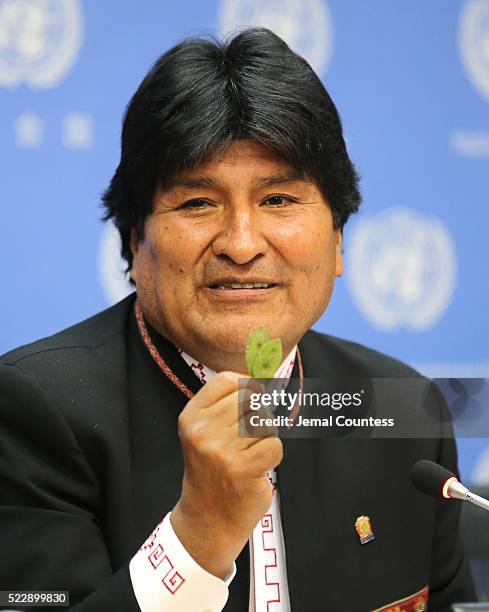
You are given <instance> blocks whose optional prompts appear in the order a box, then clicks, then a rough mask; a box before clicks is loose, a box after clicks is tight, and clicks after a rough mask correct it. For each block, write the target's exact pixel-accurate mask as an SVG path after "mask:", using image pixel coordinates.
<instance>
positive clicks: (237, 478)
mask: <svg viewBox="0 0 489 612" xmlns="http://www.w3.org/2000/svg"><path fill="white" fill-rule="evenodd" d="M244 377H246V375H245V374H237V373H236V372H221V373H219V374H217V375H216V376H215V377H214V378H213V379H212V380H211V381H209V382H208V383H207V384H206V385H204V387H203V388H202V389H201V390H200V391H199V392H198V393H197V394H196V395H195V396H194V397H193V398H192V399H191V400H190V401H189V402H188V404H187V405H186V406H185V408H184V410H183V411H182V413H181V414H180V417H179V422H178V429H179V436H180V441H181V445H182V451H183V456H184V460H185V473H184V478H183V485H182V495H181V498H180V500H179V501H178V503H177V505H176V506H175V508H174V509H173V511H172V514H171V524H172V526H173V529H174V531H175V533H176V535H177V536H178V538H179V539H180V541H181V542H182V544H183V545H184V547H185V548H186V549H187V551H188V552H189V554H190V555H191V556H192V557H193V558H194V559H195V561H196V562H197V563H198V564H199V565H200V566H201V567H203V568H204V569H205V570H207V571H208V572H210V573H211V574H214V575H215V576H218V577H219V578H224V577H225V576H226V574H227V573H228V572H229V570H230V568H231V567H232V564H233V562H234V560H235V559H236V557H237V556H238V555H239V553H240V551H241V550H242V548H243V547H244V545H245V544H246V541H247V540H248V538H249V537H250V534H251V532H252V531H253V529H254V527H255V526H256V524H257V523H258V521H259V520H260V519H261V518H262V516H263V515H264V514H265V512H266V511H267V510H268V508H269V506H270V503H271V501H272V487H271V485H270V483H269V482H268V479H267V478H266V474H267V471H268V470H270V469H272V468H275V467H276V466H277V465H278V464H279V463H280V461H281V460H282V454H283V448H282V442H281V441H280V439H279V438H278V437H269V438H244V437H238V421H239V419H240V417H241V419H242V418H243V416H244V415H243V410H242V408H240V411H238V380H239V379H240V378H244ZM252 385H254V387H253V389H251V388H250V390H249V391H248V390H246V391H245V390H243V389H240V391H239V403H240V405H241V406H243V405H244V404H245V402H244V398H243V395H244V394H247V395H248V396H249V394H250V393H251V392H252V391H255V392H261V391H262V390H263V389H262V388H261V387H260V386H259V385H258V383H256V382H255V381H252V380H250V384H249V385H248V387H251V386H252ZM255 387H256V388H255ZM239 412H241V415H240V414H239Z"/></svg>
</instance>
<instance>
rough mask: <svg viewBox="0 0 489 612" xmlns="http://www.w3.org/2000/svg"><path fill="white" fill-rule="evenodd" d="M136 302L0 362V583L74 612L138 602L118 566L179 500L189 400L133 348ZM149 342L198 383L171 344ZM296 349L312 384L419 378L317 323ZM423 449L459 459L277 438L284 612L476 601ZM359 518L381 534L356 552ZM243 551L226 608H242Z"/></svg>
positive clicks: (397, 448)
mask: <svg viewBox="0 0 489 612" xmlns="http://www.w3.org/2000/svg"><path fill="white" fill-rule="evenodd" d="M133 302H134V295H132V296H129V297H128V298H126V299H125V300H123V301H122V302H120V303H119V304H117V305H115V306H114V307H112V308H110V309H108V310H106V311H104V312H102V313H100V314H98V315H96V316H95V317H92V318H91V319H89V320H87V321H84V322H83V323H80V324H78V325H76V326H74V327H72V328H69V329H67V330H64V331H63V332H61V333H59V334H57V335H55V336H52V337H50V338H47V339H44V340H40V341H38V342H35V343H33V344H30V345H28V346H25V347H21V348H19V349H16V350H14V351H12V352H10V353H8V354H7V355H5V356H4V357H3V358H2V359H1V361H0V363H1V365H0V590H15V589H17V590H19V589H29V590H41V589H42V590H48V589H51V590H54V589H58V590H69V591H70V592H71V606H72V607H71V609H72V610H74V611H76V612H92V611H94V612H95V611H97V612H98V611H105V610H118V611H120V612H137V611H138V610H139V607H138V605H137V602H136V599H135V597H134V594H133V590H132V586H131V582H130V577H129V571H128V563H129V561H130V559H131V557H132V556H133V555H134V554H135V552H136V551H137V550H138V548H139V546H141V544H142V543H143V541H144V539H145V538H146V536H147V535H148V534H149V533H150V532H151V531H152V530H153V529H154V527H155V525H156V524H157V523H158V522H159V521H160V520H161V519H162V517H163V516H164V515H165V514H166V513H167V512H168V511H169V510H171V508H172V507H173V505H174V504H175V503H176V501H177V500H178V497H179V493H180V483H181V478H182V474H183V461H182V457H181V453H180V448H179V444H178V437H177V433H176V424H177V418H178V414H179V412H180V411H181V410H182V408H183V407H184V405H185V403H186V399H185V397H184V396H183V395H182V394H181V392H180V391H179V390H178V389H176V387H174V386H173V385H172V384H171V383H170V382H169V381H168V380H167V379H166V377H164V376H163V375H162V374H161V372H160V371H159V370H158V368H157V366H156V365H155V364H154V363H153V362H152V360H151V358H150V357H149V355H148V354H147V352H146V349H145V348H144V346H143V345H142V343H139V344H138V343H137V342H136V343H133V344H131V343H130V342H129V340H128V339H129V338H131V337H132V338H134V333H135V332H134V321H133V316H132V314H131V313H132V305H133ZM131 334H132V335H131ZM157 342H158V348H159V350H160V351H161V352H162V353H163V357H164V358H165V359H166V360H167V361H168V363H169V364H170V365H171V367H172V368H173V369H174V371H175V372H176V373H177V375H178V376H179V377H180V378H181V379H182V380H183V381H184V382H185V383H186V384H187V385H188V386H189V387H190V388H191V389H192V390H193V391H194V392H196V391H198V389H199V388H200V386H201V384H200V382H199V381H198V380H197V378H196V377H195V376H194V374H193V373H192V372H191V370H190V368H188V367H187V365H186V364H185V362H184V361H183V360H182V359H181V357H180V356H179V355H178V353H177V351H176V349H175V347H173V346H172V345H171V344H169V343H168V342H166V341H165V340H164V339H162V338H161V337H160V338H159V339H157ZM299 347H300V350H301V354H302V362H303V367H304V374H305V376H306V377H316V378H321V377H323V376H325V375H329V376H355V377H401V376H412V375H413V371H412V370H410V369H409V368H407V367H406V366H404V365H403V364H401V363H399V362H397V361H395V360H393V359H390V358H388V357H386V356H384V355H381V354H379V353H376V352H374V351H371V350H369V349H366V348H365V347H362V346H360V345H357V344H354V343H350V342H346V341H343V340H339V339H336V338H332V337H329V336H325V335H323V334H319V333H316V332H312V331H309V332H307V333H306V335H305V336H304V338H303V339H302V340H301V341H300V343H299ZM294 371H295V374H297V371H296V370H294ZM134 372H137V376H135V375H134ZM293 376H294V373H293ZM393 401H395V398H393ZM420 458H428V459H433V460H435V461H438V462H440V463H442V464H444V465H446V466H447V467H449V468H451V469H453V470H456V467H457V466H456V451H455V445H454V442H453V440H451V439H424V440H368V439H365V440H358V439H357V440H354V439H343V440H338V439H331V440H320V439H313V440H304V439H302V440H301V439H286V440H284V459H283V462H282V463H281V465H280V466H279V468H278V479H279V490H280V496H281V512H282V522H283V530H284V538H285V546H286V554H287V573H288V581H289V591H290V599H291V606H292V610H293V611H294V612H302V611H303V610H308V611H310V612H315V611H318V612H319V611H324V610H328V611H347V612H349V611H351V612H357V611H358V612H365V611H368V610H374V609H377V608H382V607H383V606H386V605H387V604H389V603H390V602H394V601H396V600H399V599H402V598H404V597H407V596H409V595H411V594H413V593H416V592H418V591H420V590H421V589H422V588H423V587H425V586H426V585H428V586H429V589H430V608H429V609H430V611H435V612H436V611H445V610H449V609H450V603H452V602H453V601H467V600H473V599H474V598H475V596H474V593H473V587H472V582H471V578H470V574H469V571H468V567H467V563H466V561H465V559H464V554H463V550H462V547H461V545H460V542H459V539H458V535H457V527H458V515H459V506H458V502H450V503H443V502H437V501H435V500H434V499H431V498H429V497H427V496H425V495H423V494H421V493H419V492H417V491H416V490H415V489H414V488H413V486H412V485H411V484H410V482H409V477H408V474H409V469H410V467H411V465H412V464H413V463H414V462H415V461H417V460H418V459H420ZM363 514H367V515H369V516H370V518H371V520H372V524H373V528H374V531H375V540H374V541H372V542H370V543H368V544H366V545H363V546H362V545H361V544H360V542H359V539H358V536H357V534H356V532H355V528H354V523H355V520H356V518H357V517H358V516H360V515H363ZM247 554H248V553H247V547H245V550H244V551H243V553H242V554H241V555H240V558H239V559H238V573H237V576H236V578H235V579H234V581H233V583H232V585H231V589H230V599H229V601H228V604H227V605H226V608H225V610H230V611H233V612H238V611H239V612H245V611H247V607H248V592H247V590H248V584H249V583H248V580H249V570H248V562H247ZM19 609H21V608H19ZM28 609H30V610H32V609H33V608H28ZM44 609H46V608H44ZM162 612H164V611H162ZM182 612H184V611H182Z"/></svg>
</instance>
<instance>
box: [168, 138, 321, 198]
mask: <svg viewBox="0 0 489 612" xmlns="http://www.w3.org/2000/svg"><path fill="white" fill-rule="evenodd" d="M238 178H239V180H240V181H246V182H248V183H250V184H251V186H253V187H256V188H259V187H261V186H265V185H266V186H268V185H270V184H271V183H273V182H274V181H275V182H277V183H278V182H280V183H283V182H304V183H312V181H311V179H310V178H309V177H307V175H306V174H305V173H304V172H303V171H301V170H299V169H297V168H295V167H294V166H293V165H291V164H290V163H289V162H288V161H286V160H285V159H284V158H283V157H281V156H280V155H278V154H277V153H275V152H274V151H272V150H271V149H269V148H267V147H265V146H264V145H262V144H260V143H257V142H255V141H249V140H236V141H233V142H232V143H231V144H230V145H229V146H228V147H226V149H224V150H223V151H220V152H219V153H218V154H216V155H214V156H213V157H212V159H209V160H206V161H203V162H202V163H200V164H198V165H197V166H195V167H194V168H191V169H187V170H184V171H183V172H180V173H178V174H176V175H175V176H173V177H172V178H170V179H168V180H166V181H165V182H164V187H165V188H166V190H168V189H173V188H192V187H202V186H205V185H206V184H207V186H209V187H211V186H213V185H215V184H218V183H226V182H232V181H233V180H236V179H238Z"/></svg>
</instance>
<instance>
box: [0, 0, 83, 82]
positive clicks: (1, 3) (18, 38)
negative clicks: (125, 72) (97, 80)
mask: <svg viewBox="0 0 489 612" xmlns="http://www.w3.org/2000/svg"><path fill="white" fill-rule="evenodd" d="M82 38H83V16H82V12H81V7H80V2H79V0H0V86H4V87H14V86H16V85H19V84H20V83H22V82H26V83H28V84H29V85H31V86H32V87H54V86H55V85H57V84H58V83H59V82H60V81H61V80H62V79H63V78H64V77H65V75H66V73H67V72H68V70H69V69H70V68H71V66H72V65H73V63H74V61H75V60H76V58H77V56H78V53H79V50H80V47H81V44H82Z"/></svg>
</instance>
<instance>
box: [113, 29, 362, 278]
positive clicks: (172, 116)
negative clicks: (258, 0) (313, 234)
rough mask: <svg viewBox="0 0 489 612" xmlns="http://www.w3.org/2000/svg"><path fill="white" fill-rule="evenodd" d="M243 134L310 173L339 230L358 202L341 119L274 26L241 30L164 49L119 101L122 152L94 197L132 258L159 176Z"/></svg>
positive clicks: (220, 148)
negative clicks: (124, 106) (229, 36)
mask: <svg viewBox="0 0 489 612" xmlns="http://www.w3.org/2000/svg"><path fill="white" fill-rule="evenodd" d="M237 139H251V140H253V141H256V142H259V143H261V144H263V145H264V146H266V147H268V148H269V149H270V150H272V151H274V152H275V153H277V154H278V155H279V156H280V157H281V158H283V159H284V160H285V161H287V162H288V163H290V164H291V165H292V166H293V167H294V168H296V169H297V170H298V171H300V172H303V173H304V174H306V175H307V176H308V177H310V178H311V179H312V180H315V181H316V183H317V185H318V187H319V189H320V190H321V192H322V193H323V195H324V196H325V197H326V199H327V200H328V202H329V205H330V207H331V210H332V214H333V220H334V225H335V227H336V228H342V227H343V225H344V224H345V223H346V221H347V219H348V217H349V215H350V214H351V213H354V212H356V211H357V210H358V206H359V204H360V201H361V196H360V193H359V190H358V182H359V178H358V175H357V173H356V171H355V168H354V166H353V164H352V162H351V161H350V158H349V156H348V153H347V150H346V146H345V142H344V139H343V132H342V126H341V119H340V117H339V115H338V111H337V110H336V107H335V105H334V103H333V101H332V100H331V98H330V96H329V94H328V92H327V91H326V89H325V88H324V86H323V84H322V83H321V81H320V80H319V78H318V77H317V76H316V74H315V73H314V71H313V70H312V68H311V67H310V66H309V64H308V63H307V62H306V61H305V60H304V59H303V58H302V57H300V56H299V55H297V54H296V53H294V52H293V51H292V50H291V49H290V48H289V47H288V46H287V45H286V43H285V42H284V41H283V40H282V39H281V38H279V37H278V36H277V35H276V34H274V33H273V32H271V31H270V30H267V29H265V28H249V29H246V30H244V31H242V32H241V33H239V34H238V35H237V36H235V37H234V38H232V39H231V40H229V41H227V42H219V41H216V40H208V39H201V38H191V39H186V40H184V41H183V42H181V43H180V44H178V45H176V46H175V47H173V48H172V49H170V50H169V51H167V52H166V53H165V54H163V55H162V56H161V57H160V58H159V59H158V60H157V61H156V63H155V64H154V65H153V67H152V68H151V69H150V71H149V72H148V74H147V75H146V76H145V78H144V79H143V81H142V83H141V85H140V86H139V88H138V90H137V91H136V93H135V94H134V96H133V97H132V99H131V101H130V102H129V105H128V106H127V109H126V113H125V117H124V122H123V128H122V137H121V159H120V163H119V166H118V168H117V170H116V172H115V174H114V176H113V178H112V181H111V183H110V186H109V188H108V189H107V190H106V191H105V193H104V195H103V198H102V201H103V205H104V207H105V215H104V220H107V219H111V218H112V219H113V220H114V223H115V225H116V227H117V229H118V230H119V233H120V236H121V243H122V246H121V254H122V256H123V258H124V259H125V260H126V261H127V264H128V270H130V269H131V266H132V253H131V248H130V237H131V230H133V229H134V230H135V231H136V236H137V238H138V240H139V239H141V238H142V237H143V235H144V234H143V229H144V221H145V219H146V217H147V216H148V215H149V214H150V213H151V211H152V205H153V196H154V192H155V189H156V186H157V185H158V183H159V182H160V183H162V184H163V185H164V184H165V181H167V180H169V179H170V178H171V177H173V176H175V175H176V174H178V173H179V172H182V171H183V170H186V169H189V168H194V167H196V166H197V165H198V164H199V163H201V162H203V161H206V160H209V159H211V158H212V157H213V156H215V155H216V154H218V153H219V152H221V151H223V150H224V149H225V148H226V147H227V146H228V145H229V144H230V143H231V142H232V141H233V140H237Z"/></svg>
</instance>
